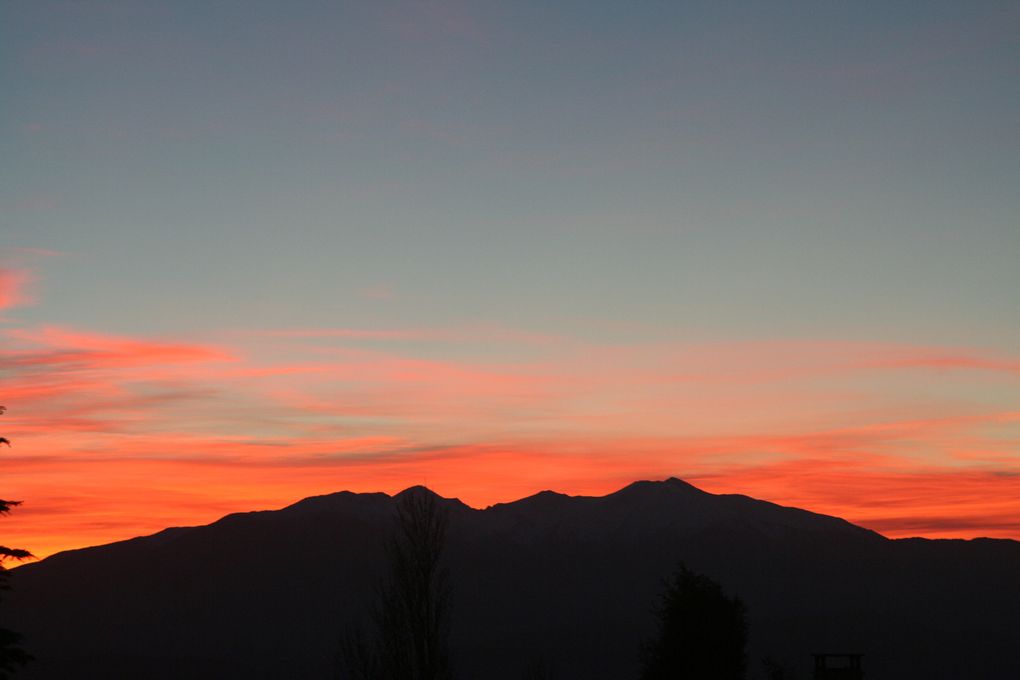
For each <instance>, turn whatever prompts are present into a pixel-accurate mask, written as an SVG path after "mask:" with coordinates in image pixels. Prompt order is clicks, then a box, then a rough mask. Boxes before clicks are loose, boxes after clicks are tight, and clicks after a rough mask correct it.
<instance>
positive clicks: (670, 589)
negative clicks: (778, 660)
mask: <svg viewBox="0 0 1020 680" xmlns="http://www.w3.org/2000/svg"><path fill="white" fill-rule="evenodd" d="M665 585H666V589H665V592H664V593H663V594H662V599H661V602H660V605H659V608H658V609H657V611H656V618H657V619H658V624H659V633H658V637H657V638H656V639H655V640H654V641H653V642H651V643H649V644H648V645H647V646H646V648H645V658H644V668H643V671H642V674H641V680H743V678H744V677H745V673H746V669H747V654H746V651H745V647H746V644H747V623H746V620H745V612H744V604H743V602H741V601H740V599H739V598H736V597H733V598H729V597H727V596H726V594H725V593H724V592H723V589H722V587H721V586H720V585H719V584H718V583H716V582H715V581H713V580H712V579H710V578H709V577H707V576H704V575H702V574H697V573H695V572H693V571H691V570H690V569H688V568H687V566H686V565H684V564H680V566H679V568H678V569H677V571H676V572H675V573H674V574H673V576H672V578H671V579H670V581H668V582H667V583H666V584H665Z"/></svg>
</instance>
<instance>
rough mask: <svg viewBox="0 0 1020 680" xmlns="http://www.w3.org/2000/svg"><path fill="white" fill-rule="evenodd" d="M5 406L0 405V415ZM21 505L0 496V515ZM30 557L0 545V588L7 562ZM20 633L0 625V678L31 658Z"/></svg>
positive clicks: (1, 440) (2, 439) (3, 584)
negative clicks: (24, 647)
mask: <svg viewBox="0 0 1020 680" xmlns="http://www.w3.org/2000/svg"><path fill="white" fill-rule="evenodd" d="M6 411H7V408H6V407H4V406H0V415H3V414H4V412H6ZM0 443H3V444H6V445H7V446H10V445H11V442H10V441H8V439H7V438H6V437H0ZM18 505H21V501H10V500H5V499H2V498H0V515H6V514H7V513H9V512H10V511H11V508H13V507H15V506H18ZM29 557H32V553H30V552H29V551H27V550H23V549H21V548H8V547H7V546H4V545H0V590H9V589H10V586H9V585H8V582H7V581H8V573H7V562H8V561H10V560H18V561H21V560H24V559H28V558H29ZM20 643H21V634H20V633H15V632H14V631H12V630H8V629H7V628H4V627H2V626H0V680H7V679H8V678H10V677H11V674H12V673H14V672H15V671H16V670H17V669H18V668H19V667H21V666H24V665H25V664H26V663H28V662H29V661H31V660H32V656H31V655H30V654H28V653H27V652H25V650H23V649H22V648H21V646H20Z"/></svg>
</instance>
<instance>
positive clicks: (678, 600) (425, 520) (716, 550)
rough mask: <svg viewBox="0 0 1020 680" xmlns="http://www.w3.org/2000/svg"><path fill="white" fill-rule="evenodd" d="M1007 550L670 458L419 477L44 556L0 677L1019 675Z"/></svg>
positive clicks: (480, 679) (1012, 554) (17, 581)
mask: <svg viewBox="0 0 1020 680" xmlns="http://www.w3.org/2000/svg"><path fill="white" fill-rule="evenodd" d="M678 565H682V566H679V567H678ZM1017 573H1020V544H1018V543H1017V542H1014V541H993V540H975V541H928V540H920V539H911V540H900V541H892V540H888V539H885V538H883V537H882V536H879V535H878V534H875V533H873V532H870V531H867V530H865V529H862V528H860V527H856V526H854V525H852V524H849V523H847V522H845V521H843V520H839V519H836V518H832V517H825V516H822V515H816V514H812V513H808V512H804V511H801V510H796V509H792V508H782V507H779V506H776V505H772V504H769V503H765V502H761V501H756V500H753V499H750V498H747V497H744V496H716V495H712V494H707V493H704V492H702V491H699V490H698V489H696V488H694V487H692V486H690V485H688V484H686V483H684V482H681V481H679V480H675V479H673V480H668V481H665V482H639V483H635V484H633V485H631V486H629V487H627V488H625V489H623V490H621V491H619V492H617V493H615V494H610V495H609V496H605V497H600V498H587V497H567V496H563V495H559V494H555V493H551V492H543V493H541V494H537V495H535V496H532V497H530V498H526V499H523V500H521V501H517V502H515V503H508V504H503V505H497V506H494V507H492V508H488V509H486V510H473V509H471V508H468V507H467V506H465V505H463V504H461V503H460V502H459V501H456V500H449V499H444V498H441V497H438V496H436V495H435V494H433V493H432V492H430V491H428V490H427V489H423V488H420V487H419V488H415V489H409V490H408V491H405V492H403V493H401V494H398V495H397V496H395V497H390V496H387V495H384V494H351V493H346V492H344V493H338V494H332V495H328V496H321V497H316V498H309V499H306V500H304V501H301V502H299V503H296V504H294V505H292V506H290V507H288V508H285V509H283V510H280V511H274V512H252V513H240V514H235V515H230V516H228V517H225V518H223V519H222V520H220V521H219V522H216V523H214V524H211V525H209V526H206V527H194V528H179V529H168V530H166V531H163V532H160V533H158V534H155V535H153V536H148V537H144V538H138V539H133V540H131V541H124V542H121V543H116V544H111V545H108V546H101V547H97V548H90V549H85V550H78V551H71V552H67V553H63V554H60V555H56V556H53V557H51V558H49V559H46V560H43V561H42V562H39V563H36V564H29V565H25V566H22V567H18V568H17V569H15V570H12V572H11V575H12V582H13V585H14V590H13V591H11V593H10V595H9V598H8V600H7V601H6V602H5V603H4V609H5V611H6V613H7V615H8V616H9V619H8V620H10V621H16V622H17V628H18V629H19V630H20V631H21V632H22V633H24V636H25V637H24V645H25V648H26V649H29V650H30V651H31V652H32V653H33V654H34V655H35V656H36V657H37V660H36V661H34V662H33V663H32V664H30V665H29V666H27V667H25V669H24V670H23V671H21V673H20V674H19V678H20V677H24V678H39V679H44V678H45V679H48V678H149V679H152V680H159V679H161V678H189V679H192V678H193V679H203V678H216V679H220V678H242V677H243V678H295V679H303V678H331V677H332V678H369V677H376V678H396V677H399V678H402V679H403V680H409V679H410V680H413V679H415V678H455V679H457V680H521V679H522V678H531V679H533V680H540V679H549V678H567V679H570V678H579V679H580V678H585V679H592V680H598V679H605V680H620V679H626V678H634V679H638V678H646V679H648V678H713V679H714V680H725V679H728V678H744V677H746V678H748V679H749V680H754V679H756V678H763V679H764V678H768V679H769V680H791V679H796V678H799V679H800V680H808V679H810V678H812V677H813V676H814V668H813V663H814V660H813V659H812V657H811V654H812V653H817V652H841V653H842V652H854V653H864V654H865V655H866V656H865V660H866V664H865V665H866V667H867V674H866V677H867V678H868V680H882V679H883V678H889V679H892V678H901V677H902V678H922V677H923V678H935V679H943V678H944V679H950V678H960V679H967V680H982V679H984V678H988V679H991V678H996V679H997V678H1011V677H1020V656H1018V655H1017V654H1016V653H1015V634H1016V632H1015V631H1016V629H1015V622H1016V620H1017V614H1018V612H1020V583H1018V579H1017V578H1016V574H1017ZM720 584H721V585H720ZM738 595H739V598H740V599H739V600H738V599H737V597H736V596H738ZM708 622H714V623H712V625H707V623H708ZM709 669H710V670H709Z"/></svg>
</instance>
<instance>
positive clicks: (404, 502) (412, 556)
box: [341, 487, 452, 680]
mask: <svg viewBox="0 0 1020 680" xmlns="http://www.w3.org/2000/svg"><path fill="white" fill-rule="evenodd" d="M447 523H448V515H447V511H446V509H445V508H442V507H441V506H440V505H439V503H438V502H437V498H436V496H435V494H433V493H431V492H430V491H429V490H428V489H425V488H420V487H418V488H413V489H408V490H407V491H405V492H404V493H403V494H401V496H400V498H399V499H398V501H397V522H396V527H395V532H394V536H393V539H392V540H391V541H390V543H389V545H388V546H387V551H386V553H387V558H388V562H389V573H388V575H387V578H386V579H385V580H384V581H383V583H382V584H381V586H380V588H379V601H378V604H377V606H376V609H375V611H374V612H373V623H374V626H375V631H374V632H375V638H374V640H369V639H367V638H366V636H365V633H364V631H362V630H354V631H351V632H349V633H348V634H347V636H346V638H345V639H344V640H343V642H342V645H341V657H342V665H343V667H344V668H345V670H346V674H347V677H350V678H354V679H356V680H448V679H449V678H451V677H452V672H451V669H450V653H449V628H450V602H451V590H450V584H449V576H448V572H447V570H446V568H445V567H444V566H443V564H442V555H443V549H444V546H445V543H446V528H447Z"/></svg>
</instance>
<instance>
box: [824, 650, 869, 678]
mask: <svg viewBox="0 0 1020 680" xmlns="http://www.w3.org/2000/svg"><path fill="white" fill-rule="evenodd" d="M812 656H814V657H815V674H814V676H813V677H814V680H861V678H863V677H864V671H863V670H861V657H862V656H864V655H863V654H813V655H812Z"/></svg>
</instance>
